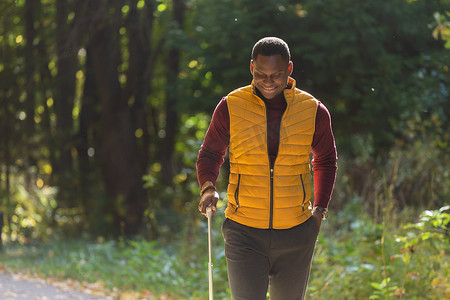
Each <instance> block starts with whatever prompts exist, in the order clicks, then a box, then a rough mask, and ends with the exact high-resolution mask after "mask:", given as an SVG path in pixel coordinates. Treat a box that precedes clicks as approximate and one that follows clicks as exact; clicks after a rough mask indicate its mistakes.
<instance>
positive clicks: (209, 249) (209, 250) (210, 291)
mask: <svg viewBox="0 0 450 300" xmlns="http://www.w3.org/2000/svg"><path fill="white" fill-rule="evenodd" d="M206 216H207V217H208V254H209V263H208V271H209V300H214V289H213V265H212V257H211V206H208V207H207V208H206Z"/></svg>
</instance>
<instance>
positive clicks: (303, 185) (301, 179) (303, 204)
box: [300, 174, 306, 211]
mask: <svg viewBox="0 0 450 300" xmlns="http://www.w3.org/2000/svg"><path fill="white" fill-rule="evenodd" d="M300 181H301V182H302V189H303V201H302V209H303V211H305V200H306V191H305V184H304V183H303V175H302V174H300Z"/></svg>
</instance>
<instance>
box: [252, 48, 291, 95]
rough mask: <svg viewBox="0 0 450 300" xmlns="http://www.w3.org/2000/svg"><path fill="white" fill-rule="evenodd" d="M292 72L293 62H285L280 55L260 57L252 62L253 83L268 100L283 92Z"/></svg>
mask: <svg viewBox="0 0 450 300" xmlns="http://www.w3.org/2000/svg"><path fill="white" fill-rule="evenodd" d="M292 70H293V64H292V62H291V61H290V62H287V61H285V60H283V59H282V58H281V55H279V54H277V55H271V56H264V55H258V56H257V57H256V59H254V60H252V61H251V62H250V72H251V73H252V75H253V83H254V84H255V86H256V88H257V89H258V90H259V91H260V92H261V94H262V95H263V96H264V97H265V98H266V99H273V98H274V97H276V96H278V95H279V94H281V93H282V92H283V90H284V89H285V88H286V85H287V82H288V77H289V76H290V75H291V74H292Z"/></svg>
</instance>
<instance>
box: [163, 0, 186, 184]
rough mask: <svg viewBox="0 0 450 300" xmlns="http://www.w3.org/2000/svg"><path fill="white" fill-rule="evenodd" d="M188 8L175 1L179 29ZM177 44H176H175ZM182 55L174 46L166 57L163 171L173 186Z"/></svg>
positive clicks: (174, 15)
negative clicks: (178, 80) (178, 82)
mask: <svg viewBox="0 0 450 300" xmlns="http://www.w3.org/2000/svg"><path fill="white" fill-rule="evenodd" d="M185 10H186V6H185V3H184V0H173V20H174V22H175V24H176V25H177V27H178V29H182V28H183V18H184V12H185ZM174 44H175V43H174ZM180 55H181V51H180V48H179V47H176V46H173V47H172V48H171V49H170V50H169V52H168V56H167V57H166V60H167V62H166V65H167V68H166V70H167V73H166V78H167V93H166V108H165V113H166V127H165V132H166V136H165V138H164V143H163V151H162V166H163V168H162V171H163V176H164V184H165V185H166V186H173V177H174V175H175V171H174V163H173V159H174V153H175V138H176V134H177V131H178V127H179V115H178V112H177V108H176V105H177V102H178V98H179V94H178V85H177V79H178V74H179V73H180Z"/></svg>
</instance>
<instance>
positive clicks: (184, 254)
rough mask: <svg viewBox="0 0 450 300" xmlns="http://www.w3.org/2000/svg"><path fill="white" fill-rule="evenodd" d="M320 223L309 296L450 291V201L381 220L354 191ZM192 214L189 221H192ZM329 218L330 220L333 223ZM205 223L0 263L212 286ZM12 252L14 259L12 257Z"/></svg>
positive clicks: (189, 291) (218, 253)
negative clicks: (166, 236) (171, 233)
mask: <svg viewBox="0 0 450 300" xmlns="http://www.w3.org/2000/svg"><path fill="white" fill-rule="evenodd" d="M354 200H355V201H352V202H350V203H348V204H347V205H346V206H345V207H343V208H342V210H341V211H340V212H336V214H334V215H335V216H336V217H334V218H333V217H332V216H331V218H330V219H329V220H328V221H327V222H324V223H323V227H322V232H321V234H320V236H319V240H318V243H317V247H316V253H315V256H314V261H313V266H312V273H311V279H310V284H309V287H308V294H307V296H308V298H311V299H337V300H338V299H346V300H347V299H402V298H403V299H413V300H414V299H417V300H418V299H446V298H448V297H449V296H450V285H449V282H448V280H447V279H448V276H449V275H450V262H449V260H448V255H449V247H448V245H449V239H450V236H449V227H448V225H449V224H450V214H449V212H448V211H449V207H448V206H447V207H442V208H441V209H439V210H434V211H424V212H422V213H421V215H420V217H419V218H418V219H417V220H416V221H412V222H409V221H407V220H408V219H410V218H411V217H410V215H408V214H405V213H403V214H399V215H395V214H392V211H389V210H386V211H385V222H384V223H383V224H376V223H374V222H373V221H371V218H370V216H369V215H368V214H366V213H364V212H363V213H359V214H356V215H355V214H354V213H355V212H357V211H361V208H362V206H361V203H360V202H359V201H358V199H354ZM222 213H223V209H222V210H220V211H219V214H218V215H217V216H216V217H215V218H214V219H213V221H214V222H213V230H212V234H213V235H212V237H213V263H214V287H215V296H216V298H217V299H227V298H229V291H228V283H227V274H226V265H225V258H224V252H223V240H222V236H221V232H220V227H221V222H222V221H223V218H221V217H220V215H221V214H222ZM189 222H190V221H189ZM328 222H330V223H328ZM206 233H207V228H206V222H205V220H204V219H202V220H201V221H200V220H199V219H197V221H195V222H194V223H190V224H189V223H187V226H186V229H185V230H183V231H182V232H180V235H179V236H178V238H176V239H174V240H171V241H170V243H169V244H167V241H163V240H161V241H152V242H149V241H146V240H145V239H135V240H130V241H124V240H121V241H118V242H115V241H107V242H105V241H103V240H98V241H97V242H92V241H88V240H71V241H70V240H55V241H52V243H49V244H37V245H35V246H30V247H26V248H24V247H23V246H19V245H17V244H16V245H13V244H9V245H8V247H7V248H6V251H5V253H3V254H1V255H0V264H2V265H3V266H5V267H7V268H8V269H10V270H18V271H22V272H24V271H25V270H27V271H28V272H30V273H32V274H33V273H35V274H39V275H40V276H44V277H47V278H52V277H55V278H59V279H67V278H72V279H76V280H80V281H87V282H97V283H99V282H101V283H102V284H101V285H104V286H105V288H106V289H110V290H112V289H113V288H114V289H115V290H120V291H122V293H124V294H125V293H126V291H129V290H133V291H136V292H140V291H149V292H150V293H151V294H155V295H158V294H170V295H172V296H173V297H175V298H176V297H180V298H182V299H205V298H206V297H207V294H208V288H207V287H208V272H207V263H208V255H207V234H206ZM12 258H14V259H12Z"/></svg>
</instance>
